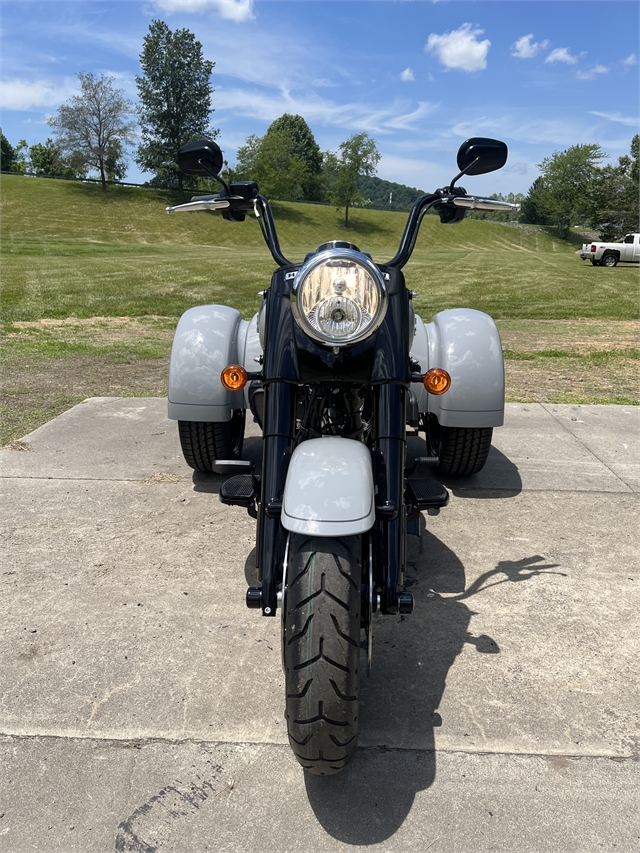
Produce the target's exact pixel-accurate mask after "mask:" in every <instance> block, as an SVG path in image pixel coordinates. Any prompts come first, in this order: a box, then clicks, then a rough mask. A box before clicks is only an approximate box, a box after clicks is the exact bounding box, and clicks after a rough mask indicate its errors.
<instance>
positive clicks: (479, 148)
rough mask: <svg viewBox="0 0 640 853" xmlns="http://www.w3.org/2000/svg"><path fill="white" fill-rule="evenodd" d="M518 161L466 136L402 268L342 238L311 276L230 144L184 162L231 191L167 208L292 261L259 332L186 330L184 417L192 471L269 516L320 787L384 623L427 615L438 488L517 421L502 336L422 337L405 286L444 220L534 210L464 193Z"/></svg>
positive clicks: (465, 331) (283, 613)
mask: <svg viewBox="0 0 640 853" xmlns="http://www.w3.org/2000/svg"><path fill="white" fill-rule="evenodd" d="M506 158H507V147H506V145H505V144H504V143H503V142H500V141H497V140H493V139H486V138H479V137H475V138H472V139H469V140H467V141H466V142H465V143H464V144H463V145H462V146H461V147H460V149H459V151H458V158H457V162H458V168H459V170H460V172H459V174H458V175H457V176H456V178H454V180H453V181H452V182H451V183H450V184H449V185H448V186H446V187H444V188H442V189H439V190H437V191H435V192H433V193H430V194H426V195H424V196H422V197H421V198H419V199H418V200H417V201H416V202H415V204H414V205H413V207H412V209H411V212H410V213H409V216H408V220H407V223H406V226H405V229H404V233H403V235H402V238H401V241H400V245H399V248H398V251H397V253H396V254H395V256H394V257H393V258H391V259H390V260H389V261H386V262H383V263H381V262H379V261H374V260H373V259H372V257H371V255H369V254H367V253H366V251H361V250H360V249H359V248H358V247H357V246H356V245H354V244H352V243H351V242H348V241H346V240H331V241H329V242H326V243H323V244H322V245H320V246H319V247H318V248H317V249H315V250H314V251H310V253H309V254H308V255H307V256H306V258H305V259H304V261H302V262H300V263H293V262H291V261H289V260H288V259H287V258H286V257H285V256H284V255H283V253H282V250H281V248H280V244H279V240H278V235H277V231H276V225H275V221H274V217H273V214H272V210H271V207H270V205H269V202H268V200H267V199H266V198H265V197H264V196H262V195H261V194H260V191H259V188H258V186H257V184H256V183H255V182H252V181H241V182H235V183H230V184H229V185H227V184H226V183H225V182H224V181H223V180H222V179H221V178H220V172H221V169H222V165H223V159H222V152H221V150H220V148H219V147H218V145H217V144H216V143H215V142H212V141H210V140H199V141H196V142H191V143H188V144H187V145H185V146H183V147H182V148H181V149H180V151H179V154H178V165H179V167H180V169H181V170H182V171H183V172H184V173H186V174H188V175H195V176H204V177H214V178H216V180H217V181H218V182H219V184H220V186H221V191H220V192H219V193H218V194H216V195H209V196H200V197H195V198H193V199H192V201H191V202H189V203H186V204H181V205H177V206H175V207H171V208H168V211H169V212H178V211H180V212H189V211H203V210H205V211H220V212H221V214H222V216H223V217H224V218H225V219H227V220H229V221H232V222H242V221H244V220H245V218H246V216H247V214H250V215H251V216H253V217H255V218H256V219H257V221H258V223H259V226H260V228H261V230H262V234H263V236H264V240H265V242H266V245H267V247H268V249H269V251H270V253H271V256H272V258H273V260H274V262H275V264H276V270H275V272H274V273H273V276H272V278H271V282H270V285H269V286H268V287H266V288H265V290H264V291H263V292H262V293H261V294H260V300H261V301H260V305H259V309H258V311H257V312H256V313H255V315H254V316H253V317H252V318H251V319H244V318H243V317H242V316H241V314H240V312H239V311H237V310H236V309H234V308H231V307H227V306H224V305H203V306H199V307H195V308H191V309H190V310H188V311H186V313H185V314H184V315H183V316H182V318H181V319H180V321H179V323H178V327H177V329H176V332H175V339H174V343H173V349H172V353H171V364H170V376H169V402H168V407H169V408H168V414H169V417H170V418H172V419H175V420H177V421H178V431H179V437H180V442H181V446H182V451H183V454H184V457H185V460H186V462H187V463H188V464H189V465H190V466H191V467H192V468H194V469H196V470H200V471H210V472H217V473H231V474H232V475H233V476H230V477H229V478H228V479H227V480H226V481H225V482H224V483H223V484H222V486H221V488H220V495H219V496H220V500H221V501H222V502H223V503H224V504H230V505H239V506H243V507H246V509H247V511H248V512H249V513H250V515H252V516H253V517H254V518H255V519H256V563H257V570H258V573H259V574H258V577H259V579H260V580H259V585H258V586H255V587H250V588H249V589H247V590H246V603H247V606H248V607H250V608H254V609H255V610H257V611H259V612H260V613H261V614H262V615H263V616H265V617H268V618H276V616H279V617H280V619H281V627H282V663H283V668H284V681H285V694H286V700H285V701H286V712H285V716H286V719H287V728H288V736H289V742H290V744H291V747H292V748H293V751H294V753H295V755H296V757H297V759H298V761H299V762H300V763H301V764H302V766H303V767H304V768H305V769H306V770H307V771H309V772H310V773H313V774H319V775H329V774H333V773H336V772H338V771H340V770H342V768H343V767H344V766H345V764H346V763H347V761H348V760H349V758H350V757H351V756H352V755H353V753H354V751H355V749H356V746H357V742H358V726H359V710H358V708H359V698H358V697H359V683H360V675H361V670H362V669H363V667H362V666H361V648H362V650H363V651H362V659H363V662H364V668H366V669H368V668H369V667H370V665H371V658H372V625H373V617H374V614H383V615H389V614H409V613H411V612H412V610H413V597H412V595H411V593H410V592H408V591H406V590H405V587H404V574H405V565H406V560H407V544H406V543H407V535H408V534H411V533H416V534H417V533H418V530H419V528H418V519H419V516H420V514H421V513H423V512H424V511H427V510H434V509H435V508H439V507H443V506H445V505H446V504H447V502H448V500H449V494H448V491H447V489H446V488H445V487H444V486H443V485H442V484H441V483H440V482H439V480H438V479H435V478H434V477H433V473H432V472H433V471H435V474H436V477H445V476H469V475H472V474H474V473H476V472H478V471H479V470H480V469H481V468H482V467H483V465H484V464H485V461H486V459H487V456H488V453H489V449H490V445H491V438H492V430H493V428H494V427H497V426H500V425H501V424H502V422H503V415H504V365H503V355H502V347H501V343H500V337H499V334H498V330H497V328H496V325H495V323H494V321H493V320H492V318H491V317H489V316H488V315H487V314H485V313H482V312H480V311H477V310H473V309H469V308H450V309H447V310H442V311H440V312H439V313H437V314H436V315H435V316H434V317H433V318H432V319H431V320H429V321H423V320H422V319H421V318H420V317H419V316H417V315H416V313H415V311H414V308H413V302H412V300H413V297H414V295H415V294H414V293H413V292H412V291H411V290H410V289H409V288H408V287H407V285H406V283H405V279H404V275H403V272H402V270H403V267H404V266H405V265H406V264H407V262H408V261H409V259H410V257H411V253H412V251H413V249H414V246H415V243H416V238H417V235H418V231H419V228H420V224H421V222H422V219H423V217H424V216H425V214H427V213H428V212H429V211H431V212H435V213H436V214H438V215H439V217H440V220H441V221H442V222H443V223H445V224H451V223H458V222H460V221H461V220H462V219H463V218H464V215H465V212H466V211H467V210H470V209H484V210H513V209H517V206H516V205H511V204H507V203H505V202H501V201H496V200H495V199H487V198H478V197H474V196H470V195H468V194H467V193H466V191H465V190H464V189H462V188H461V187H459V186H457V181H458V180H460V179H461V178H462V176H463V175H468V176H472V175H480V174H483V173H486V172H491V171H493V170H495V169H499V168H501V167H502V166H503V165H504V163H505V162H506ZM415 286H418V285H415ZM419 286H420V287H423V288H426V287H428V282H423V283H420V285H419ZM247 412H250V413H251V414H252V416H253V418H254V421H255V422H257V423H258V424H259V426H260V428H261V430H262V435H263V452H262V466H261V469H260V470H255V469H254V467H253V465H252V464H251V463H249V462H247V461H245V460H243V459H242V447H243V437H244V429H245V418H246V413H247ZM408 435H414V436H416V435H417V436H419V439H420V441H421V446H422V454H421V455H420V456H418V457H417V458H416V459H411V460H409V459H408V458H407V449H406V444H407V436H408ZM430 469H431V470H430ZM362 634H363V636H364V640H363V641H362V642H361V635H362Z"/></svg>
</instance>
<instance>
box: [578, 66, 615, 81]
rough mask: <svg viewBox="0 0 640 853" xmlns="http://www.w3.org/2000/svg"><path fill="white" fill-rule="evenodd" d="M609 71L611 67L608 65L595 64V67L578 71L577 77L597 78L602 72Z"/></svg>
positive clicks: (584, 78) (606, 72) (580, 78)
mask: <svg viewBox="0 0 640 853" xmlns="http://www.w3.org/2000/svg"><path fill="white" fill-rule="evenodd" d="M608 73H609V69H608V68H607V66H606V65H594V66H593V68H590V69H589V70H588V71H578V72H576V77H577V78H578V80H595V79H596V77H599V76H600V75H601V74H608Z"/></svg>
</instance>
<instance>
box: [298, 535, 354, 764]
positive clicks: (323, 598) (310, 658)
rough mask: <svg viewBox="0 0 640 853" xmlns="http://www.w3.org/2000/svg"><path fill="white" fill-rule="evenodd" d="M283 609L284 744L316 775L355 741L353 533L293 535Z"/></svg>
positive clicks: (345, 755)
mask: <svg viewBox="0 0 640 853" xmlns="http://www.w3.org/2000/svg"><path fill="white" fill-rule="evenodd" d="M289 553H290V555H291V562H290V564H289V570H290V572H291V575H292V576H293V580H291V581H290V585H289V587H288V589H287V597H286V613H285V654H284V660H285V670H286V671H285V678H286V694H287V704H286V717H287V728H288V732H289V742H290V745H291V747H292V749H293V751H294V753H295V755H296V757H297V759H298V761H299V762H300V764H302V766H303V767H305V769H307V770H308V771H309V772H310V773H312V774H316V775H330V774H333V773H336V772H338V771H339V770H341V769H342V768H343V766H344V765H345V764H346V762H347V761H348V760H349V758H350V757H351V755H352V754H353V752H354V751H355V749H356V747H357V743H358V704H359V703H358V684H359V677H358V665H359V659H360V584H359V581H360V576H361V540H360V537H359V536H352V537H349V538H347V539H342V540H338V539H324V538H318V539H313V538H309V537H303V536H300V535H297V534H293V535H292V537H291V544H290V551H289Z"/></svg>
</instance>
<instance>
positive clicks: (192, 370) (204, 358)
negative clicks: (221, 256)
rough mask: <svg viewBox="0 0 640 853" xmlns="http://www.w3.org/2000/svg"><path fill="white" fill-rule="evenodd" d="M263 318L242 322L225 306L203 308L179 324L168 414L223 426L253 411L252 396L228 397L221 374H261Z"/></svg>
mask: <svg viewBox="0 0 640 853" xmlns="http://www.w3.org/2000/svg"><path fill="white" fill-rule="evenodd" d="M257 320H258V315H257V314H256V315H255V316H254V317H253V319H252V320H250V321H247V320H243V319H242V316H241V314H240V312H239V311H236V309H235V308H228V307H227V306H226V305H201V306H198V307H197V308H190V309H189V310H188V311H186V312H185V313H184V314H183V315H182V317H181V318H180V321H179V323H178V327H177V329H176V332H175V336H174V339H173V348H172V350H171V363H170V367H169V407H168V408H169V410H168V415H169V417H170V418H173V419H174V420H181V421H208V422H212V421H213V422H222V421H228V420H230V419H231V416H232V414H233V411H234V409H246V408H248V398H247V394H248V390H249V387H248V386H247V387H246V388H245V390H244V391H235V392H233V391H227V390H226V388H223V386H222V383H221V382H220V373H221V372H222V370H223V369H224V368H225V367H227V365H229V364H240V365H242V366H243V367H245V369H246V370H247V371H252V370H256V369H257V363H256V361H257V359H258V358H259V356H260V355H261V354H262V347H261V345H260V339H259V335H258V323H257Z"/></svg>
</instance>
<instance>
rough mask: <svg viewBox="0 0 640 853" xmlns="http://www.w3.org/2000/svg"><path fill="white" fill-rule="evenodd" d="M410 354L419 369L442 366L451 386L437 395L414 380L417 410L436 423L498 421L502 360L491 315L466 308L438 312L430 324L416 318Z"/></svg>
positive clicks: (496, 423)
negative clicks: (432, 418) (436, 419)
mask: <svg viewBox="0 0 640 853" xmlns="http://www.w3.org/2000/svg"><path fill="white" fill-rule="evenodd" d="M411 357H412V358H414V359H415V360H416V361H418V362H419V363H420V367H421V369H422V370H423V372H424V371H427V370H430V369H431V368H432V367H442V368H444V369H445V370H446V371H447V372H448V373H449V375H450V376H451V387H450V388H449V390H448V391H446V392H445V393H444V394H442V395H441V396H434V395H433V394H429V393H428V392H427V391H426V390H425V388H424V386H423V385H422V384H421V383H419V382H414V383H413V384H412V386H411V390H412V391H413V393H414V394H415V395H416V397H417V399H418V409H419V411H420V412H422V413H425V414H426V413H429V414H434V415H435V416H436V417H437V418H438V422H439V423H440V424H441V426H452V427H494V426H501V425H502V423H503V421H504V359H503V355H502V344H501V342H500V334H499V332H498V328H497V326H496V324H495V322H494V320H493V319H492V318H491V317H490V316H489V315H488V314H485V313H483V312H482V311H475V310H473V309H472V308H453V309H450V310H447V311H440V313H438V314H436V315H435V317H434V318H433V320H432V321H431V322H430V323H424V322H423V321H422V320H421V319H420V318H419V317H416V333H415V338H414V342H413V347H412V349H411Z"/></svg>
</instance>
